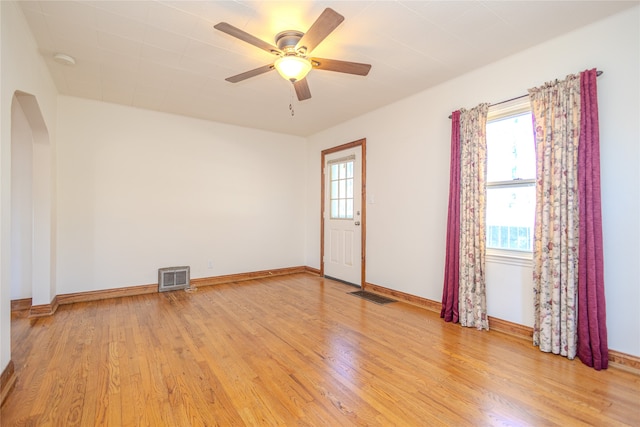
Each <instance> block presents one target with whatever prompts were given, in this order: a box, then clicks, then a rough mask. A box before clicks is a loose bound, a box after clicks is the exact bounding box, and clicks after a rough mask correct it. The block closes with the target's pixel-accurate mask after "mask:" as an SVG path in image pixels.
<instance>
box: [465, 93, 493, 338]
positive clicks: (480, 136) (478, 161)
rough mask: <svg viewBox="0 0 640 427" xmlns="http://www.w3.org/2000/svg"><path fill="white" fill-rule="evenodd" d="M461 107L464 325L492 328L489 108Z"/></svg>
mask: <svg viewBox="0 0 640 427" xmlns="http://www.w3.org/2000/svg"><path fill="white" fill-rule="evenodd" d="M488 110H489V104H480V105H479V106H477V107H475V108H473V109H472V110H470V111H467V110H465V109H461V110H460V251H459V253H460V270H459V272H460V279H459V280H460V285H459V286H460V287H459V320H460V324H461V325H462V326H467V327H475V328H477V329H479V330H481V329H489V321H488V318H487V298H486V284H485V276H484V268H485V237H486V236H485V197H486V186H485V182H486V178H487V171H486V165H487V138H486V128H487V111H488Z"/></svg>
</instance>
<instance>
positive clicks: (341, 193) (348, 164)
mask: <svg viewBox="0 0 640 427" xmlns="http://www.w3.org/2000/svg"><path fill="white" fill-rule="evenodd" d="M354 160H355V158H354V157H353V156H350V157H347V158H343V159H338V160H334V161H331V162H329V168H330V182H331V196H330V197H331V219H353V162H354Z"/></svg>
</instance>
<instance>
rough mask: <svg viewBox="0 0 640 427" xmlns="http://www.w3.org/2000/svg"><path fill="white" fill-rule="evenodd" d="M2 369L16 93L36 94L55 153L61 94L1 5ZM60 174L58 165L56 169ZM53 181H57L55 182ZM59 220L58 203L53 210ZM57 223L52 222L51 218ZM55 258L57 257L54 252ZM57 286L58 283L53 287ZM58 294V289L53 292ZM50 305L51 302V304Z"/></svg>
mask: <svg viewBox="0 0 640 427" xmlns="http://www.w3.org/2000/svg"><path fill="white" fill-rule="evenodd" d="M0 11H1V12H0V22H1V23H0V31H1V33H0V46H1V47H0V55H1V58H2V59H1V61H0V63H1V65H0V67H1V71H0V75H1V81H2V85H1V88H0V242H1V243H0V371H2V370H4V369H5V368H6V366H7V364H8V363H9V361H10V358H11V336H10V319H11V313H10V310H11V305H10V304H11V303H10V300H11V297H10V295H11V286H10V281H11V256H10V255H11V253H10V248H11V102H12V99H13V95H14V93H15V91H17V90H19V91H23V92H25V93H29V94H32V95H34V96H35V99H36V101H37V103H38V105H39V109H40V111H41V113H42V118H43V119H44V122H45V125H46V127H47V130H48V133H49V136H50V137H51V139H50V140H49V143H50V144H51V147H49V148H50V150H55V124H56V95H57V91H56V89H55V86H54V85H53V82H52V80H51V77H50V75H49V72H48V71H47V69H46V65H45V63H44V61H43V59H42V57H41V56H40V54H39V52H38V49H37V47H36V44H35V41H34V39H33V36H32V35H31V33H30V31H29V29H28V26H27V23H26V21H25V19H24V16H23V14H22V12H21V11H20V9H19V7H18V6H17V5H16V4H15V3H14V2H7V1H2V2H0ZM50 166H51V168H52V169H51V170H55V169H54V168H55V165H50ZM49 182H51V181H49ZM51 214H52V218H55V205H53V206H52V210H51ZM49 219H51V218H49ZM50 255H51V256H52V258H53V259H55V254H50ZM50 284H51V285H53V286H55V284H54V282H51V283H50ZM53 291H54V292H55V289H53ZM47 302H49V301H47Z"/></svg>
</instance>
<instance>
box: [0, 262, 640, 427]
mask: <svg viewBox="0 0 640 427" xmlns="http://www.w3.org/2000/svg"><path fill="white" fill-rule="evenodd" d="M353 290H355V289H354V288H353V287H350V286H348V285H344V284H342V283H338V282H335V281H332V280H328V279H323V278H320V277H317V276H313V275H309V274H294V275H290V276H281V277H273V278H268V279H260V280H252V281H247V282H241V283H234V284H226V285H217V286H210V287H203V288H200V289H198V290H197V291H195V292H185V291H174V292H170V293H163V294H148V295H139V296H134V297H123V298H118V299H111V300H104V301H93V302H87V303H76V304H71V305H63V306H60V307H59V308H58V311H57V313H56V314H55V315H54V316H52V317H47V318H39V319H28V318H27V317H26V316H25V315H24V314H18V313H16V314H14V316H13V319H12V325H11V327H12V345H13V350H12V360H13V361H14V363H15V369H16V373H17V375H18V379H17V382H16V386H15V388H14V390H13V391H12V392H11V394H10V395H9V396H8V398H7V399H6V401H5V403H4V405H3V406H2V408H1V415H0V424H1V425H2V426H3V427H9V426H49V425H51V426H94V425H96V426H102V425H110V426H215V425H220V426H242V425H251V426H254V425H304V426H316V425H326V426H346V425H371V426H389V425H399V426H407V425H414V426H441V425H442V426H467V425H468V426H482V425H500V426H505V425H509V426H526V425H532V426H574V425H576V426H579V425H596V426H617V425H629V426H639V425H640V376H638V375H634V374H633V373H630V372H627V371H624V370H621V369H615V368H610V369H609V370H606V371H601V372H597V371H595V370H593V369H590V368H588V367H586V366H584V365H583V364H582V363H580V362H579V361H570V360H567V359H565V358H563V357H559V356H553V355H549V354H544V353H541V352H540V351H538V350H537V349H536V348H534V347H533V346H532V345H531V343H529V342H527V341H526V340H522V339H518V338H514V337H510V336H507V335H504V334H500V333H497V332H486V331H485V332H479V331H476V330H474V329H467V328H462V327H460V326H459V325H452V324H449V323H445V322H443V321H442V320H441V319H440V318H439V317H438V315H437V314H436V313H433V312H430V311H427V310H424V309H421V308H418V307H415V306H412V305H409V304H406V303H402V302H397V303H393V304H388V305H377V304H374V303H371V302H369V301H365V300H363V299H360V298H356V297H353V296H351V295H348V294H347V293H348V292H351V291H353Z"/></svg>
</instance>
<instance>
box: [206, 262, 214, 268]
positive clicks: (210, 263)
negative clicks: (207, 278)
mask: <svg viewBox="0 0 640 427" xmlns="http://www.w3.org/2000/svg"><path fill="white" fill-rule="evenodd" d="M207 268H208V269H209V270H211V269H212V268H213V260H209V262H207Z"/></svg>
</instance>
